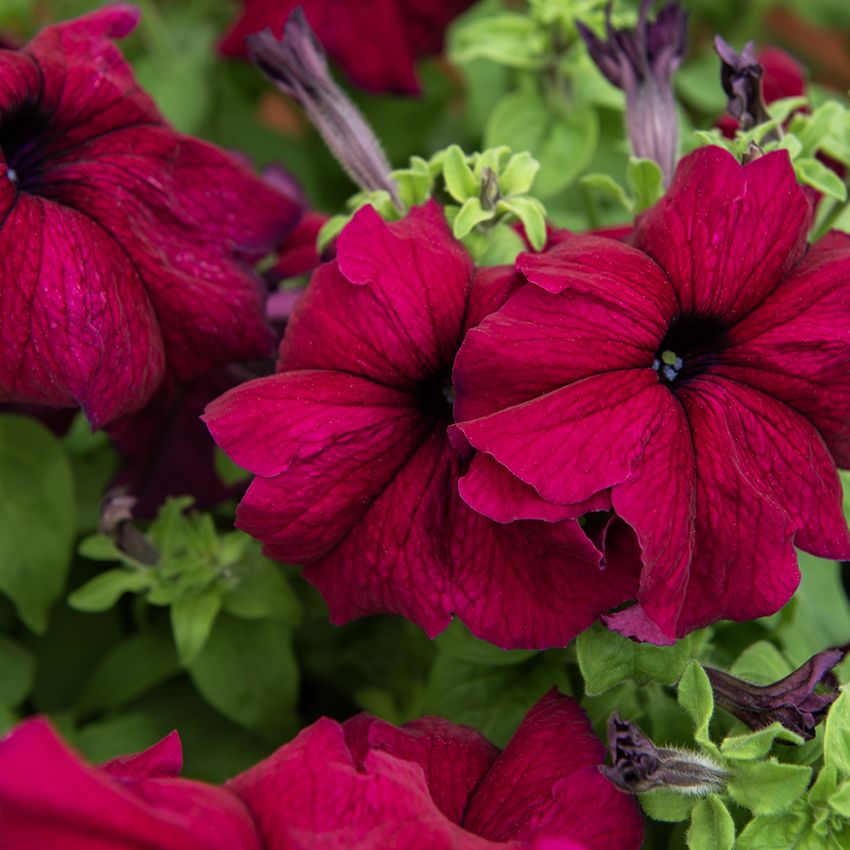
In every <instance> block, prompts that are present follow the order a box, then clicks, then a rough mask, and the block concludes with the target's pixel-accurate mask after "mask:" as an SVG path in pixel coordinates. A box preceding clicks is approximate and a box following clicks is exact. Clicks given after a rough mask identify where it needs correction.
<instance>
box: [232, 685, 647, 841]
mask: <svg viewBox="0 0 850 850" xmlns="http://www.w3.org/2000/svg"><path fill="white" fill-rule="evenodd" d="M604 758H605V749H604V747H603V746H602V743H601V742H600V741H599V739H598V738H596V736H595V735H594V734H593V731H592V730H591V728H590V724H589V722H588V720H587V718H586V716H585V714H584V712H583V711H582V709H581V708H580V707H579V706H578V705H577V704H576V703H575V702H574V701H573V700H571V699H570V698H569V697H565V696H562V695H561V694H559V693H557V692H555V691H552V692H550V693H549V694H548V695H546V696H545V697H543V699H541V700H540V701H539V702H538V703H537V705H535V706H534V707H533V708H532V709H531V711H530V712H529V713H528V715H527V716H526V718H525V719H524V720H523V722H522V723H521V724H520V726H519V728H518V729H517V731H516V734H515V735H514V737H513V738H512V739H511V741H510V742H509V743H508V745H507V747H506V748H505V750H504V751H503V752H501V753H500V752H499V750H498V749H497V748H496V747H494V746H493V745H492V744H491V743H489V742H488V741H487V740H486V738H484V737H483V736H481V735H480V734H479V733H478V732H476V731H475V730H474V729H471V728H469V727H466V726H458V725H455V724H453V723H449V722H448V721H446V720H443V719H442V718H438V717H426V718H423V719H421V720H416V721H413V722H412V723H408V724H405V725H404V726H402V727H395V726H392V725H390V724H389V723H385V722H384V721H382V720H378V719H377V718H374V717H369V716H367V715H361V716H359V717H356V718H353V719H352V720H349V721H347V722H346V723H344V724H342V726H340V724H338V723H336V722H334V721H332V720H328V719H326V718H323V719H322V720H319V721H318V722H317V723H314V724H313V725H312V726H311V727H310V728H308V729H306V730H304V731H303V732H302V733H301V734H300V735H299V736H298V737H297V738H296V739H295V740H294V741H292V742H291V743H290V744H287V745H286V746H284V747H281V748H280V749H279V750H278V751H277V752H276V753H275V754H274V755H272V756H271V757H269V758H268V759H266V760H265V761H264V762H261V763H260V764H259V765H257V766H256V767H254V768H252V769H250V770H249V771H247V772H246V773H243V774H242V775H240V776H238V777H236V779H234V780H232V781H231V782H230V783H229V784H228V786H227V787H228V788H230V789H231V790H232V791H234V792H235V793H236V794H238V795H239V796H240V797H241V798H242V800H243V801H244V802H245V803H246V805H247V806H248V807H249V808H250V809H251V811H252V812H253V813H254V816H255V818H256V819H257V823H258V827H259V829H260V832H261V833H262V835H263V837H264V839H265V841H266V846H267V847H268V848H269V850H277V848H280V850H283V848H286V850H324V848H327V850H332V848H333V850H335V849H336V848H340V847H345V848H346V850H385V848H387V847H394V848H399V850H500V849H503V850H531V848H536V850H637V848H638V847H640V845H641V841H642V839H643V825H642V822H641V818H640V814H639V812H638V808H637V804H636V802H635V800H634V798H633V797H630V796H628V795H626V794H623V793H621V792H620V791H618V790H617V789H616V788H615V787H614V786H613V784H612V783H611V782H610V781H609V780H608V779H606V778H605V777H604V776H602V774H601V773H600V772H599V766H600V765H601V764H602V762H603V761H604Z"/></svg>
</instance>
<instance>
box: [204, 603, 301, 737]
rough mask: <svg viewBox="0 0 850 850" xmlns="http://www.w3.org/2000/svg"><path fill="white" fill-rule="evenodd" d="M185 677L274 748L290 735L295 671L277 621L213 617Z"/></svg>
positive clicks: (288, 639) (285, 630)
mask: <svg viewBox="0 0 850 850" xmlns="http://www.w3.org/2000/svg"><path fill="white" fill-rule="evenodd" d="M189 674H190V675H191V677H192V681H193V682H194V683H195V686H196V687H197V688H198V690H199V691H200V692H201V694H202V695H203V696H204V699H206V700H207V701H208V702H209V703H210V705H212V706H214V707H215V708H217V709H218V710H219V711H220V712H221V713H222V714H223V715H224V716H225V717H228V718H230V719H231V720H233V721H234V722H235V723H238V724H239V725H240V726H243V727H245V728H246V729H252V730H254V731H256V732H259V733H261V734H263V735H265V736H267V737H268V738H269V740H270V741H272V742H273V743H274V744H275V745H277V744H279V743H280V741H281V740H285V739H286V738H287V737H288V736H289V735H290V734H292V732H293V731H294V726H295V717H294V709H295V704H296V699H297V696H298V668H297V666H296V664H295V657H294V655H293V652H292V636H291V632H290V629H289V627H288V626H287V625H286V624H285V623H284V622H282V621H281V620H278V619H273V618H271V617H267V618H265V619H263V620H244V619H238V618H236V617H231V616H230V615H229V614H225V613H221V614H219V616H218V617H217V618H216V621H215V626H214V627H213V630H212V633H211V634H210V636H209V639H208V640H207V641H206V643H205V644H204V647H203V649H202V650H201V651H200V653H199V654H198V656H197V657H196V658H195V660H194V661H193V662H192V664H191V665H190V667H189Z"/></svg>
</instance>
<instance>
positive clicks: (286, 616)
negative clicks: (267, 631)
mask: <svg viewBox="0 0 850 850" xmlns="http://www.w3.org/2000/svg"><path fill="white" fill-rule="evenodd" d="M236 570H237V571H238V578H237V581H238V584H236V586H235V587H234V588H233V589H231V590H229V591H227V592H226V594H225V596H224V598H223V605H224V610H225V611H227V612H228V613H229V614H233V615H234V616H236V617H245V618H246V619H251V620H253V619H259V618H262V617H277V618H279V619H281V620H283V621H284V622H286V623H288V624H289V625H291V626H295V625H298V623H299V622H300V620H301V606H300V604H299V602H298V598H297V597H296V596H295V594H294V592H293V591H292V588H291V587H290V586H289V582H288V581H287V580H286V576H285V574H284V568H283V567H282V566H280V565H279V564H275V563H273V562H272V561H269V560H268V559H267V558H263V557H262V556H261V555H259V553H258V552H255V553H253V554H248V555H246V556H245V557H244V558H243V560H242V561H241V562H240V563H239V565H238V567H237V568H236Z"/></svg>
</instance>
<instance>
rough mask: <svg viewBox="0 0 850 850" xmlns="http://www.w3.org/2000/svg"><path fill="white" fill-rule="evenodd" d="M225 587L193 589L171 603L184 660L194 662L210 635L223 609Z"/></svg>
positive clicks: (187, 662) (174, 630)
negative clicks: (194, 590) (193, 591)
mask: <svg viewBox="0 0 850 850" xmlns="http://www.w3.org/2000/svg"><path fill="white" fill-rule="evenodd" d="M221 601H222V600H221V588H220V587H218V586H217V585H211V586H210V587H206V588H204V589H203V590H200V591H199V592H197V593H189V594H187V595H185V596H182V597H180V598H179V599H176V600H175V601H174V602H173V603H172V604H171V628H172V630H173V632H174V643H175V644H176V645H177V656H178V657H179V659H180V663H181V664H182V665H183V666H184V667H186V666H188V665H190V664H191V663H192V662H193V661H194V660H195V658H196V657H197V655H198V653H199V652H200V651H201V650H202V649H203V647H204V644H205V643H206V642H207V639H208V638H209V636H210V632H211V631H212V628H213V623H215V619H216V617H217V616H218V612H219V611H220V610H221Z"/></svg>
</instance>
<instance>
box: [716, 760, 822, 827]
mask: <svg viewBox="0 0 850 850" xmlns="http://www.w3.org/2000/svg"><path fill="white" fill-rule="evenodd" d="M811 778H812V769H811V768H810V767H805V766H804V765H799V764H780V763H779V762H777V761H775V760H774V759H771V760H770V761H763V762H753V763H741V764H737V765H736V766H735V769H734V773H733V774H732V777H731V778H730V780H729V783H728V785H727V791H728V792H729V796H730V797H731V798H732V799H733V800H734V801H735V802H736V803H737V804H738V805H739V806H744V807H746V808H748V809H749V810H750V811H751V812H752V813H753V814H755V815H778V814H783V813H784V812H786V811H788V810H789V809H790V808H791V806H792V805H793V804H794V803H795V802H796V801H797V800H798V799H799V798H800V797H801V796H802V795H803V793H804V792H805V790H806V788H808V785H809V780H810V779H811Z"/></svg>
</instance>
